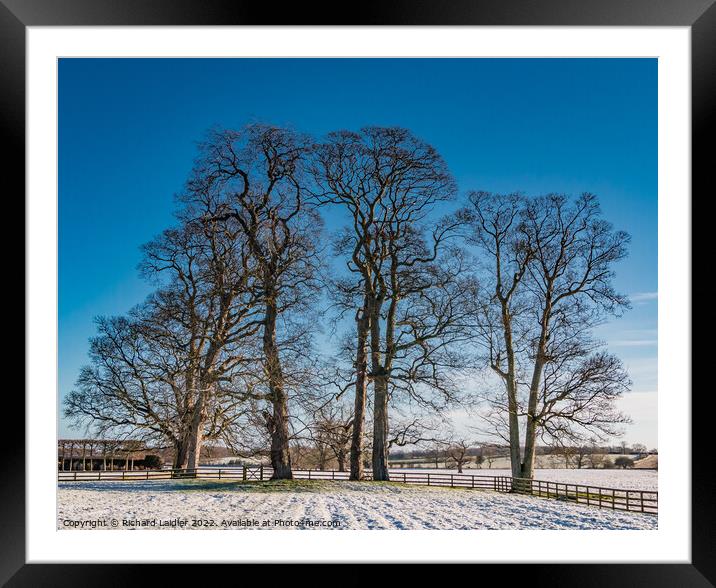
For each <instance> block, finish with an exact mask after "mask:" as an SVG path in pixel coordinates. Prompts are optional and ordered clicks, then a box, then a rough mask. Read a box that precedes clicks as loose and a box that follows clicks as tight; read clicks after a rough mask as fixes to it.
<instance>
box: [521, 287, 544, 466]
mask: <svg viewBox="0 0 716 588" xmlns="http://www.w3.org/2000/svg"><path fill="white" fill-rule="evenodd" d="M549 312H551V306H550V301H549V298H548V299H547V310H545V312H544V314H543V319H542V328H541V334H540V338H539V343H538V344H537V354H536V357H535V364H534V369H533V371H532V380H531V381H530V397H529V402H528V404H527V424H526V425H525V454H524V458H523V460H522V477H523V478H533V477H534V468H535V449H536V447H537V419H536V414H537V400H538V398H539V390H540V383H541V380H542V371H543V369H544V364H545V353H546V348H547V333H548V332H549V330H548V329H549V319H548V317H549Z"/></svg>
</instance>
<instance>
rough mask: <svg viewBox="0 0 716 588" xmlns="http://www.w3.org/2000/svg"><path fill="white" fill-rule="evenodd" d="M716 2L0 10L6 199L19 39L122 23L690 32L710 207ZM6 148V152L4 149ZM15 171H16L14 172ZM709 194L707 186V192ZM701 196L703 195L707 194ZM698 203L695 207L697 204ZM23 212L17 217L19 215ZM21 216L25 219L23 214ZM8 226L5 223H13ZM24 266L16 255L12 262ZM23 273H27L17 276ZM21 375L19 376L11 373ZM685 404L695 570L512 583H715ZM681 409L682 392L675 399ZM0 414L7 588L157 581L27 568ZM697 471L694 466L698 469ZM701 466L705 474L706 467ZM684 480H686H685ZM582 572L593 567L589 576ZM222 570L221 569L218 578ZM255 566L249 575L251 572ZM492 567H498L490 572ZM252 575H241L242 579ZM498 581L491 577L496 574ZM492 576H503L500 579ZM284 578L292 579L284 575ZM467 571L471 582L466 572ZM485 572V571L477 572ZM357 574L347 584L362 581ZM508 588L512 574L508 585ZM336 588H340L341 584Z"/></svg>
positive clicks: (21, 109)
mask: <svg viewBox="0 0 716 588" xmlns="http://www.w3.org/2000/svg"><path fill="white" fill-rule="evenodd" d="M715 1H716V0H663V1H661V2H654V1H653V0H601V1H599V2H597V1H591V2H589V1H586V0H533V1H526V0H488V1H479V0H451V1H450V2H442V3H439V2H436V1H433V2H426V1H415V0H412V1H411V0H400V1H396V0H393V1H391V2H390V3H387V2H384V3H378V2H375V3H367V2H362V3H361V4H360V5H359V6H356V9H355V11H352V14H351V16H350V17H348V16H343V15H341V14H340V12H339V11H338V9H339V8H340V4H339V3H334V4H331V5H325V6H324V5H321V4H320V3H313V4H311V5H306V4H305V3H293V4H289V3H285V5H283V6H281V10H276V9H275V7H273V6H272V5H270V4H268V3H249V2H244V1H240V0H239V1H236V0H235V1H231V0H204V1H199V0H0V79H1V80H2V81H1V82H0V101H1V103H2V106H1V115H2V116H1V118H0V121H2V122H1V123H0V124H2V127H3V139H4V141H3V142H4V143H5V145H6V149H5V157H4V164H5V169H6V170H7V171H8V173H7V174H5V178H4V179H5V182H4V185H5V186H6V190H5V191H4V192H5V195H6V196H5V198H6V199H8V200H10V199H14V200H15V201H16V202H19V201H22V200H23V199H22V198H18V197H17V196H16V195H20V194H24V190H25V178H24V174H23V173H22V172H21V171H19V170H22V169H24V164H25V161H24V159H25V138H24V137H25V33H26V27H29V26H88V25H93V26H121V25H134V26H137V25H177V26H179V25H268V24H271V25H302V24H303V25H344V24H351V25H422V26H425V25H482V26H488V25H520V26H521V25H530V26H688V27H691V34H692V77H691V79H692V119H693V122H692V141H693V147H692V158H693V159H692V185H693V194H694V195H698V194H700V197H701V198H702V199H706V198H707V197H708V195H709V192H712V191H713V189H712V188H711V190H708V188H707V181H708V180H710V177H709V176H710V175H711V168H712V167H713V162H712V158H713V156H712V155H711V151H712V149H709V143H711V142H712V139H711V137H713V134H712V133H713V130H714V129H713V127H714V125H713V119H714V116H713V110H714V100H713V98H714V96H715V95H716V5H715V4H714V2H715ZM7 147H9V149H8V148H7ZM10 170H12V172H14V173H9V172H10ZM709 188H710V186H709ZM707 190H708V191H707ZM684 198H688V195H684ZM693 201H695V198H693V197H692V202H693ZM18 208H19V207H18ZM18 214H23V213H22V212H18ZM11 218H12V217H11V216H5V220H6V221H10V222H9V223H8V224H11V223H12V224H17V222H16V221H14V222H13V221H11ZM18 257H19V256H18ZM20 271H22V270H20ZM16 371H17V372H19V370H16ZM704 392H705V393H703V394H694V395H692V399H691V402H692V423H693V424H692V472H693V478H692V505H691V506H692V544H691V547H692V563H691V564H668V563H664V564H654V565H651V564H550V565H534V564H524V566H525V567H527V568H530V569H529V571H527V572H526V573H525V574H524V575H522V574H521V575H520V576H519V577H520V578H522V579H523V580H525V581H527V579H529V584H530V585H531V586H534V585H548V584H549V585H550V586H555V585H557V586H560V585H579V586H582V587H586V586H610V587H612V588H616V587H618V586H651V587H658V586H679V585H680V586H695V587H699V586H713V585H714V584H715V583H716V561H715V560H716V557H714V556H715V555H716V531H715V530H714V529H715V528H716V517H714V510H715V509H714V503H715V502H716V486H715V485H714V482H713V477H712V472H713V469H714V467H713V460H714V458H713V455H712V451H711V449H710V447H711V446H712V442H711V440H710V439H707V437H706V435H707V434H708V432H709V425H708V424H707V421H706V419H707V418H710V417H709V415H712V414H714V401H713V394H712V393H711V392H710V390H704ZM681 393H682V394H684V398H685V401H686V399H687V396H686V394H687V393H688V391H681ZM4 402H5V406H4V410H5V411H9V412H10V414H12V415H13V419H12V421H13V423H14V425H12V426H14V427H16V430H14V431H13V430H12V428H9V427H10V425H8V424H7V419H6V421H5V422H6V424H5V425H4V426H5V435H4V443H3V449H4V451H3V456H4V459H3V465H4V468H3V469H4V471H5V472H7V473H3V474H2V480H3V482H2V500H1V501H0V509H1V512H2V519H0V521H1V522H0V554H1V555H0V581H1V582H3V583H5V582H7V584H6V585H7V586H34V587H39V586H63V585H68V586H70V585H72V586H99V585H104V586H114V585H117V586H124V585H129V584H137V583H139V584H142V583H144V580H147V581H151V582H152V583H155V582H156V581H157V580H156V579H152V578H151V576H152V575H154V574H153V573H152V572H151V570H149V569H148V567H147V566H141V568H142V569H141V571H138V569H137V568H138V567H139V566H138V565H121V564H94V565H89V564H87V565H79V564H51V565H50V564H47V565H42V564H26V563H25V468H26V461H25V447H24V441H25V435H24V415H25V406H24V401H23V399H22V398H21V396H20V395H19V394H5V401H4ZM698 464H701V465H700V466H699V465H698ZM703 464H707V465H706V467H704V466H703ZM685 482H686V481H685ZM585 566H586V567H588V569H586V570H585V569H584V568H585ZM221 567H222V566H217V568H221ZM249 567H254V566H249ZM490 567H491V568H496V567H499V566H495V565H490ZM197 568H198V565H183V566H180V565H163V566H162V567H161V576H162V582H164V583H165V584H168V583H175V582H179V583H180V584H184V583H187V582H188V581H189V580H190V579H191V576H192V575H193V574H194V573H196V571H197ZM245 571H248V567H247V566H246V565H244V572H245ZM491 571H493V570H491ZM496 571H497V573H501V572H503V570H500V569H497V570H496ZM286 572H287V574H286V579H287V580H288V579H289V578H292V577H293V576H294V574H293V573H292V572H289V571H288V570H286ZM469 573H472V572H469ZM480 573H482V572H480ZM362 576H363V575H362V574H361V575H360V576H358V575H355V576H354V580H355V582H356V583H357V582H358V581H360V577H362ZM505 578H506V579H508V578H509V576H506V577H505ZM341 581H345V579H344V578H342V579H341Z"/></svg>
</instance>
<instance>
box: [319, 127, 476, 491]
mask: <svg viewBox="0 0 716 588" xmlns="http://www.w3.org/2000/svg"><path fill="white" fill-rule="evenodd" d="M314 177H315V180H316V184H317V190H316V192H317V197H318V199H319V201H320V202H322V203H324V204H326V203H332V204H340V205H342V206H343V207H344V208H345V209H346V210H347V211H348V213H349V215H350V226H349V227H348V228H347V230H346V231H345V232H344V233H343V235H342V236H341V238H340V240H339V242H338V249H339V250H340V251H342V252H343V253H345V254H346V256H347V258H348V262H347V265H348V269H349V271H350V272H352V273H353V274H354V275H355V280H354V281H345V282H343V283H342V284H341V285H342V286H343V288H344V299H345V300H347V301H351V300H356V302H355V304H356V307H357V310H356V315H355V316H356V325H357V330H356V354H355V358H356V360H355V362H356V366H355V367H356V396H355V420H354V427H353V442H352V446H351V478H353V479H359V478H360V477H361V476H362V470H361V463H362V459H361V455H362V452H363V446H362V438H363V427H364V424H363V419H364V416H365V407H366V393H367V384H368V381H369V380H370V381H371V382H372V383H373V391H374V398H373V442H372V466H373V468H372V469H373V477H374V479H376V480H387V479H389V474H388V447H389V443H388V441H389V439H388V435H389V419H388V405H389V398H390V395H391V391H392V390H394V389H398V386H399V385H398V383H397V382H398V381H399V380H400V381H402V383H403V384H404V385H405V389H406V390H407V391H408V392H409V393H411V394H414V395H415V396H418V395H419V394H420V392H419V384H424V385H426V386H428V387H430V388H432V389H438V390H439V391H440V392H442V393H443V394H445V393H447V391H448V383H447V382H446V380H445V379H443V378H442V377H441V370H440V367H442V366H441V364H442V363H446V362H449V361H453V360H454V357H451V356H450V354H449V353H448V348H449V346H450V344H451V343H454V341H455V339H456V338H457V335H456V334H455V333H456V331H455V330H454V328H453V327H454V326H455V325H456V324H457V323H458V322H459V312H460V311H459V305H458V304H457V303H456V298H457V297H459V296H461V295H464V289H461V288H458V287H457V281H458V280H457V277H458V276H459V275H460V274H461V269H462V268H461V266H460V264H459V259H460V257H459V255H457V254H454V255H452V256H451V257H450V259H451V260H457V261H458V263H457V265H454V264H453V265H451V264H448V263H445V261H444V260H443V263H442V264H441V263H440V262H439V256H440V254H441V253H444V252H445V249H446V245H445V244H446V240H447V238H448V237H449V236H450V235H451V234H452V233H453V232H454V229H455V227H456V226H457V222H456V220H455V219H451V220H445V221H443V222H439V223H434V224H433V229H432V231H427V230H425V228H424V227H423V226H422V223H423V222H424V221H425V220H426V218H427V217H428V215H429V213H430V212H431V210H432V207H433V205H434V204H435V203H437V202H439V201H442V200H446V199H449V198H451V197H452V196H453V194H454V192H455V185H454V182H453V180H452V177H451V176H450V174H449V172H448V170H447V167H446V165H445V163H444V162H443V160H442V158H441V157H440V156H439V155H438V153H437V152H436V151H435V149H433V148H432V147H431V146H429V145H427V144H426V143H424V142H422V141H420V140H419V139H417V138H415V137H414V136H413V135H412V134H410V132H408V131H406V130H404V129H399V128H380V127H369V128H366V129H363V130H362V131H361V132H360V133H351V132H347V131H341V132H337V133H331V134H330V135H329V136H328V139H327V141H326V142H325V143H324V144H322V145H321V146H320V147H319V148H318V152H317V157H316V164H315V168H314ZM446 295H447V297H446ZM369 357H370V369H369V367H368V359H369ZM398 364H402V365H403V367H402V370H401V368H399V367H398ZM399 371H400V372H401V373H400V375H399V374H398V372H399Z"/></svg>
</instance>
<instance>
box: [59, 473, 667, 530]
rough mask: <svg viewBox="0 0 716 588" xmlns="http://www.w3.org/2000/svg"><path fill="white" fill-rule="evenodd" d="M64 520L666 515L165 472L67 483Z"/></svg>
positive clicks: (599, 520)
mask: <svg viewBox="0 0 716 588" xmlns="http://www.w3.org/2000/svg"><path fill="white" fill-rule="evenodd" d="M264 521H267V523H264ZM308 521H313V522H314V524H309V523H308ZM249 522H250V524H249ZM57 527H58V529H71V528H83V529H88V528H99V529H111V528H117V529H129V528H150V529H176V528H182V529H197V528H198V529H206V528H209V529H227V528H229V529H232V528H233V529H237V528H241V529H247V528H248V529H261V528H271V529H277V528H280V529H296V528H305V529H323V530H325V529H655V528H657V517H656V516H652V515H644V514H639V513H626V512H618V511H611V510H608V509H599V508H595V507H588V506H580V505H576V504H568V503H564V502H560V501H556V500H546V499H539V498H533V497H528V496H518V495H512V494H499V493H494V492H487V491H480V490H462V489H454V488H435V487H430V488H428V487H423V486H405V485H402V484H392V483H391V484H385V483H370V482H347V481H341V482H330V481H325V482H323V481H322V482H307V481H301V482H290V483H287V484H286V485H284V486H282V485H279V486H278V488H277V487H276V485H272V484H269V483H254V484H240V483H238V484H237V483H232V482H214V481H207V480H198V481H180V480H166V481H164V480H162V481H159V480H157V481H132V482H119V481H117V482H115V481H106V482H105V481H103V482H70V483H60V484H59V488H58V521H57Z"/></svg>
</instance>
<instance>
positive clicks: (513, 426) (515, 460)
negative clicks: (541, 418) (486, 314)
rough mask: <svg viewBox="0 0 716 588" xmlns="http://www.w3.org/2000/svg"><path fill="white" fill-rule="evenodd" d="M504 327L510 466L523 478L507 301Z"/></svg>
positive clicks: (503, 303) (503, 304)
mask: <svg viewBox="0 0 716 588" xmlns="http://www.w3.org/2000/svg"><path fill="white" fill-rule="evenodd" d="M502 326H503V333H504V337H505V353H506V355H507V379H506V382H505V385H506V387H507V410H508V412H509V415H508V424H509V428H510V466H511V468H512V477H514V478H519V477H521V476H522V456H521V455H520V420H519V415H518V414H517V410H518V405H517V377H516V374H515V349H514V345H513V342H512V319H511V317H510V311H509V308H508V306H507V301H505V300H503V301H502Z"/></svg>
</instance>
